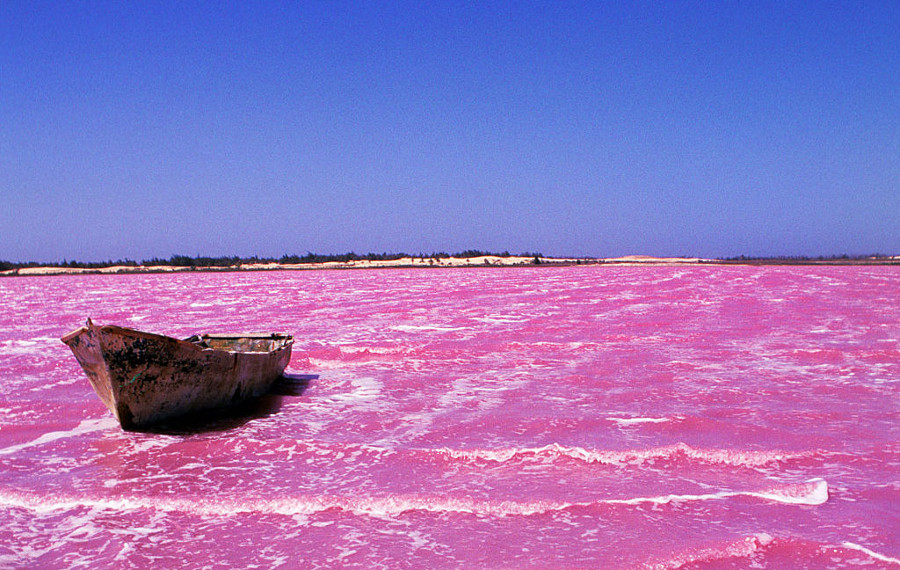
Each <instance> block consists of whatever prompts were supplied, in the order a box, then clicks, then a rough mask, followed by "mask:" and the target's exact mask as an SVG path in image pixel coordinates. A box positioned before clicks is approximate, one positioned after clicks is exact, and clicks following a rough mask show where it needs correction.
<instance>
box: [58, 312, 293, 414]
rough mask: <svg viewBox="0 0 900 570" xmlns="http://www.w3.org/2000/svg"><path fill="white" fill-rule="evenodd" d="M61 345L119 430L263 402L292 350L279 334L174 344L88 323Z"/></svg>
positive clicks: (290, 340)
mask: <svg viewBox="0 0 900 570" xmlns="http://www.w3.org/2000/svg"><path fill="white" fill-rule="evenodd" d="M62 341H63V342H64V343H65V344H66V345H68V346H69V348H71V349H72V352H73V353H74V355H75V358H76V359H77V360H78V363H79V364H81V367H82V369H84V371H85V373H86V374H87V377H88V380H89V381H90V383H91V386H93V388H94V391H95V392H96V393H97V395H98V396H99V397H100V399H101V400H102V401H103V403H104V404H105V405H106V407H107V408H109V410H110V411H111V412H112V413H113V414H114V415H115V416H116V418H117V419H118V420H119V423H120V424H121V426H122V428H123V429H126V430H138V429H141V428H144V427H149V426H152V425H154V424H157V423H159V422H161V421H163V420H167V419H171V418H175V417H178V416H183V415H185V414H188V413H190V412H194V411H200V410H207V409H212V408H219V407H223V406H228V405H232V404H235V403H238V402H240V401H242V400H245V399H248V398H253V397H256V396H261V395H262V394H265V393H266V392H268V391H269V390H270V389H271V387H272V384H274V383H275V381H276V380H278V379H279V378H280V377H281V376H282V374H283V373H284V369H285V368H286V367H287V365H288V362H289V361H290V358H291V347H292V346H293V342H294V341H293V337H291V336H289V335H283V334H267V335H259V334H254V335H234V336H230V335H202V336H194V337H191V338H189V339H187V340H179V339H175V338H171V337H167V336H163V335H157V334H152V333H146V332H142V331H137V330H134V329H128V328H124V327H118V326H113V325H107V326H98V325H95V324H94V323H92V322H91V320H90V319H88V321H87V324H86V325H85V326H83V327H81V328H79V329H77V330H74V331H72V332H70V333H69V334H67V335H65V336H64V337H62Z"/></svg>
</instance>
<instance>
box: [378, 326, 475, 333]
mask: <svg viewBox="0 0 900 570" xmlns="http://www.w3.org/2000/svg"><path fill="white" fill-rule="evenodd" d="M390 330H393V331H400V332H422V331H432V332H453V331H463V330H466V327H442V326H438V325H395V326H392V327H390Z"/></svg>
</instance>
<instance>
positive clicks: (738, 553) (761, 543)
mask: <svg viewBox="0 0 900 570" xmlns="http://www.w3.org/2000/svg"><path fill="white" fill-rule="evenodd" d="M773 540H774V539H773V538H772V537H771V536H770V535H768V534H766V533H764V532H761V533H758V534H754V535H751V536H747V537H744V538H742V539H739V540H736V541H733V542H729V543H725V544H722V545H719V546H715V547H707V548H700V549H697V550H694V551H691V552H685V553H681V554H678V555H676V556H675V557H673V558H672V559H671V560H667V561H665V562H657V563H648V564H644V565H643V566H642V568H646V569H648V570H651V569H652V570H676V569H678V568H683V567H684V566H688V565H693V564H699V563H704V562H714V561H718V560H728V559H730V558H749V557H751V556H753V555H754V554H757V553H758V552H760V551H762V550H764V549H765V548H766V547H767V546H769V545H770V544H772V541H773Z"/></svg>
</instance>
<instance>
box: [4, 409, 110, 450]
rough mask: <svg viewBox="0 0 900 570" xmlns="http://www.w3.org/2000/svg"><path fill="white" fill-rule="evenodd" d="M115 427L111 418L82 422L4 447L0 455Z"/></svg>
mask: <svg viewBox="0 0 900 570" xmlns="http://www.w3.org/2000/svg"><path fill="white" fill-rule="evenodd" d="M117 425H118V424H117V423H116V420H115V419H114V418H113V417H112V416H105V417H102V418H98V419H94V420H83V421H82V422H81V423H79V424H78V425H77V426H75V427H74V428H72V429H70V430H67V431H51V432H48V433H45V434H44V435H42V436H40V437H38V438H36V439H33V440H31V441H26V442H25V443H20V444H18V445H11V446H9V447H4V448H2V449H0V455H8V454H10V453H15V452H17V451H21V450H23V449H28V448H29V447H35V446H38V445H43V444H45V443H50V442H51V441H56V440H58V439H65V438H67V437H75V436H78V435H81V434H83V433H90V432H94V431H102V430H105V429H110V428H114V427H116V426H117Z"/></svg>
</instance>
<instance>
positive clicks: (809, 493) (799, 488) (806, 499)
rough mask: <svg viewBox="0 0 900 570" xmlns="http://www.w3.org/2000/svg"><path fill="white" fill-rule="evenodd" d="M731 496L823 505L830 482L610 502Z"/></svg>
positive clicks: (655, 501)
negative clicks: (759, 489) (762, 489)
mask: <svg viewBox="0 0 900 570" xmlns="http://www.w3.org/2000/svg"><path fill="white" fill-rule="evenodd" d="M729 497H755V498H758V499H766V500H769V501H774V502H776V503H784V504H787V505H821V504H822V503H824V502H826V501H827V500H828V483H827V482H826V481H825V480H824V479H819V478H816V479H810V480H808V481H806V482H804V483H799V484H796V485H783V486H781V487H777V488H774V489H767V490H764V491H719V492H718V493H707V494H703V495H663V496H659V497H636V498H633V499H610V500H607V501H604V502H606V503H610V504H617V503H618V504H623V505H638V504H641V503H652V504H655V505H664V504H668V503H673V502H686V501H709V500H715V499H727V498H729Z"/></svg>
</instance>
